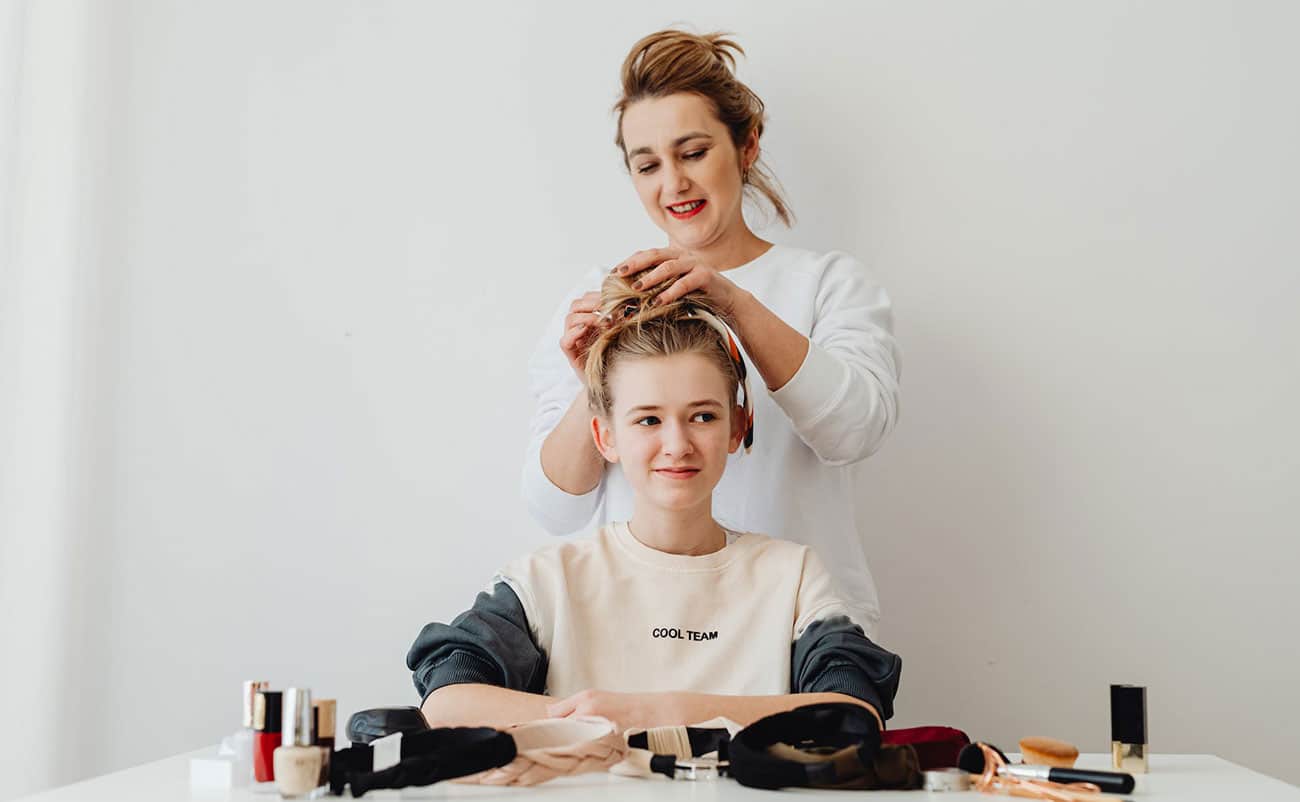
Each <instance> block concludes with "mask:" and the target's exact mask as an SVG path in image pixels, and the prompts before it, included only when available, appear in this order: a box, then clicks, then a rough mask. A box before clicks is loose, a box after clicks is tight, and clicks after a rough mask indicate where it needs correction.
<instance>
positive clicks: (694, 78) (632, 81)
mask: <svg viewBox="0 0 1300 802" xmlns="http://www.w3.org/2000/svg"><path fill="white" fill-rule="evenodd" d="M730 35H731V34H727V33H722V32H716V33H709V34H705V35H703V36H698V35H696V34H693V33H689V32H687V31H680V30H676V29H673V28H669V29H666V30H662V31H657V32H655V33H652V34H650V35H649V36H646V37H644V38H643V39H641V41H639V42H637V43H636V44H635V45H633V46H632V51H631V52H630V53H628V55H627V58H626V59H624V60H623V70H622V84H623V89H622V95H621V96H620V97H619V99H618V102H617V103H615V104H614V111H615V112H617V113H618V134H617V136H615V137H614V142H615V144H617V145H618V148H619V150H620V151H621V152H622V153H623V166H624V167H625V168H627V169H629V170H630V169H631V165H630V163H629V162H628V158H627V147H626V146H625V143H624V142H623V113H624V112H626V111H627V108H628V106H631V105H632V104H633V103H636V102H637V101H639V100H645V99H648V98H659V97H665V96H667V95H672V94H676V93H678V92H690V93H692V94H695V95H699V96H700V97H702V98H704V99H705V100H706V101H708V102H709V104H710V105H711V106H712V107H713V111H714V113H715V114H716V115H717V118H718V120H719V121H720V122H721V123H722V124H723V125H725V126H727V130H728V131H729V132H730V134H731V141H732V143H733V144H734V145H735V146H736V150H737V152H740V151H741V149H742V148H743V147H744V145H745V141H746V140H747V139H748V138H749V134H750V132H751V131H752V132H757V134H756V135H757V136H758V137H760V138H761V137H762V136H763V118H764V117H765V115H764V106H763V101H762V100H760V99H759V97H758V95H756V94H754V92H753V91H752V90H751V89H750V88H749V87H748V86H745V84H743V83H741V82H740V81H739V80H738V79H737V78H736V76H735V72H734V71H735V68H736V57H735V55H734V54H733V53H732V52H731V51H733V50H734V51H735V52H736V53H740V54H742V55H743V54H744V52H745V51H744V50H743V49H741V47H740V45H738V44H736V43H735V42H734V41H732V40H731V39H726V38H724V37H726V36H730ZM737 167H738V168H739V165H737ZM741 180H742V182H743V185H744V190H745V191H746V192H749V190H750V189H751V188H752V189H753V190H754V192H756V193H757V194H758V195H761V196H762V197H763V198H766V199H767V201H768V203H770V204H771V205H772V209H773V211H774V212H775V213H776V216H777V217H779V218H780V219H781V222H782V223H784V224H785V225H786V227H787V228H789V227H790V226H791V225H792V221H793V219H794V213H793V212H792V211H791V210H790V205H789V204H788V203H787V202H786V200H785V197H784V195H783V193H782V191H781V189H780V182H779V181H777V180H776V176H774V175H772V173H771V172H770V171H769V170H768V169H767V167H766V166H765V165H764V164H763V160H762V158H761V157H760V158H759V159H757V160H755V161H754V163H753V164H752V165H751V166H750V168H749V170H748V171H744V170H743V169H742V171H741Z"/></svg>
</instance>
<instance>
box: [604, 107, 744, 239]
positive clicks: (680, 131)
mask: <svg viewBox="0 0 1300 802" xmlns="http://www.w3.org/2000/svg"><path fill="white" fill-rule="evenodd" d="M623 143H624V147H625V148H626V152H627V155H628V168H629V169H630V170H631V172H632V184H633V186H635V187H636V192H637V195H638V196H640V198H641V204H642V205H643V206H645V210H646V213H647V214H648V215H650V219H651V220H652V221H653V222H654V224H655V225H657V226H659V227H660V228H661V229H663V230H664V233H666V234H667V235H668V239H669V241H670V242H671V243H672V244H673V245H674V246H676V247H680V248H684V249H686V250H696V249H699V248H701V247H703V246H707V245H709V244H711V243H714V242H716V241H718V240H719V239H720V238H721V237H722V236H723V235H725V234H726V233H728V232H729V231H730V230H731V229H732V228H733V227H735V226H743V225H744V218H743V217H742V215H741V201H742V200H743V194H742V188H743V185H742V183H741V180H740V164H741V160H740V155H739V154H738V153H737V151H736V148H735V146H734V145H733V144H732V142H731V135H730V134H729V133H728V131H727V128H726V126H724V125H723V124H722V123H721V122H720V121H719V120H718V118H717V117H716V116H715V115H714V113H713V109H712V107H711V106H710V104H709V102H708V101H707V100H705V99H704V98H702V97H700V96H699V95H695V94H691V93H686V92H682V93H678V94H674V95H668V96H666V97H661V98H653V99H648V100H640V101H637V102H636V103H633V104H632V105H631V106H628V107H627V109H626V110H624V112H623ZM757 153H758V138H757V137H756V136H751V137H750V143H749V145H747V152H746V159H745V163H746V164H751V163H752V162H753V160H754V158H755V157H756V156H757ZM682 204H688V205H689V206H691V207H696V208H687V209H685V210H683V211H674V210H673V208H672V207H674V206H678V207H680V206H681V205H682Z"/></svg>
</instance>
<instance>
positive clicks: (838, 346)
mask: <svg viewBox="0 0 1300 802" xmlns="http://www.w3.org/2000/svg"><path fill="white" fill-rule="evenodd" d="M825 259H826V266H825V271H824V273H823V274H822V279H821V282H820V284H819V287H818V290H817V294H816V298H815V303H816V311H815V313H814V317H813V323H812V331H811V333H810V334H809V335H808V339H809V342H810V345H809V348H808V354H807V356H805V357H804V361H803V364H802V365H800V366H799V370H798V371H797V372H796V373H795V375H794V376H793V377H792V378H791V379H790V380H789V381H788V382H786V384H785V386H784V387H781V388H780V389H778V390H776V391H775V392H773V393H772V399H773V400H775V401H776V403H777V404H778V405H779V406H780V407H781V409H782V410H784V411H785V413H786V415H788V416H789V418H790V422H791V423H792V424H793V425H794V429H795V431H796V432H797V433H798V434H799V437H800V438H801V439H802V440H803V441H804V442H805V443H807V444H808V447H809V448H811V449H812V450H813V453H815V454H816V455H817V457H818V459H820V460H821V461H822V462H824V463H826V464H828V465H848V464H851V463H854V462H858V461H859V460H863V459H865V458H867V457H869V456H870V455H871V454H873V453H875V451H876V449H877V448H879V447H880V444H881V442H883V441H884V439H885V436H886V435H888V434H889V432H890V431H891V430H892V429H893V428H894V423H895V422H896V421H897V420H898V382H899V376H900V365H899V362H900V359H899V354H898V347H897V345H896V344H895V342H894V337H893V313H892V310H891V306H890V303H889V297H888V296H887V295H886V294H885V290H884V288H883V287H881V286H880V285H878V284H876V283H875V282H873V281H872V280H871V279H870V276H869V274H868V273H867V270H866V268H865V267H864V266H863V265H862V264H861V263H860V262H858V261H857V260H855V259H853V258H852V257H850V256H847V255H845V254H841V253H830V254H827V255H826V257H825Z"/></svg>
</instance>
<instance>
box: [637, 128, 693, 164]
mask: <svg viewBox="0 0 1300 802" xmlns="http://www.w3.org/2000/svg"><path fill="white" fill-rule="evenodd" d="M692 139H713V137H712V136H710V135H709V134H706V133H704V132H703V131H691V132H690V133H689V134H683V135H682V136H679V137H677V138H676V139H674V140H673V147H677V146H678V145H680V144H682V143H683V142H689V141H690V140H692ZM653 152H654V151H653V150H652V149H651V148H650V146H649V145H643V146H641V147H639V148H637V149H636V150H634V151H632V152H630V153H628V154H627V157H628V158H629V159H630V158H632V157H633V156H640V155H641V154H642V153H653Z"/></svg>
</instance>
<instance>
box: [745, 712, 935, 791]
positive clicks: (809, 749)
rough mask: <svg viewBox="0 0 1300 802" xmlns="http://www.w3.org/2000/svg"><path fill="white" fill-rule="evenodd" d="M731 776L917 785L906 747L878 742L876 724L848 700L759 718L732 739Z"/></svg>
mask: <svg viewBox="0 0 1300 802" xmlns="http://www.w3.org/2000/svg"><path fill="white" fill-rule="evenodd" d="M729 751H730V757H731V775H732V776H733V777H735V778H736V780H737V781H738V782H740V784H741V785H747V786H750V787H752V788H767V789H775V788H785V787H788V786H794V787H809V788H919V787H921V779H922V777H921V772H920V764H919V761H918V759H917V756H916V750H914V749H913V748H912V747H911V746H907V745H901V746H890V747H886V748H884V749H882V748H881V745H880V724H879V723H878V722H877V721H876V717H875V716H873V715H872V714H871V712H870V711H869V710H867V709H866V708H864V707H862V706H861V705H856V704H850V703H847V702H829V703H825V704H816V705H806V706H804V707H799V708H795V709H794V710H790V711H788V712H785V713H777V714H775V715H771V716H767V717H766V718H762V719H759V720H758V721H756V722H754V723H753V724H751V725H749V726H748V727H746V728H745V729H743V730H741V731H740V732H738V733H736V737H735V738H733V739H732V740H731V747H730V750H729Z"/></svg>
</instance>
